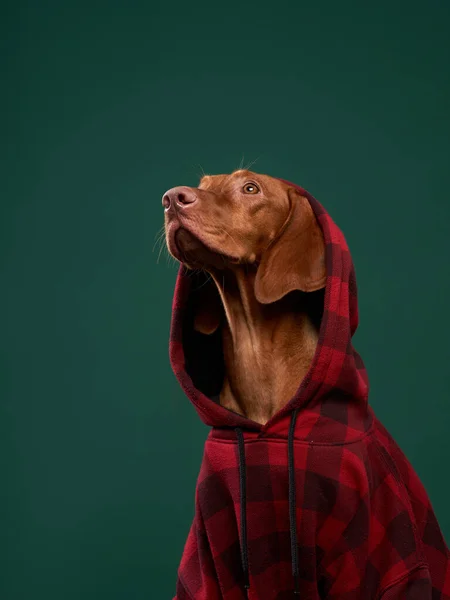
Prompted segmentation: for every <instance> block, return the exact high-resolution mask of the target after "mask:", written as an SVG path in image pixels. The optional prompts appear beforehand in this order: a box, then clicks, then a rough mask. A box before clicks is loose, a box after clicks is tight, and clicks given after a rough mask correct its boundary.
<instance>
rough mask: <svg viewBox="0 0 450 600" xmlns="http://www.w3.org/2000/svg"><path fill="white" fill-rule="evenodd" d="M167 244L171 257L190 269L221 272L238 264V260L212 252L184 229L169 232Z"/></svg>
mask: <svg viewBox="0 0 450 600" xmlns="http://www.w3.org/2000/svg"><path fill="white" fill-rule="evenodd" d="M173 229H174V228H173ZM168 244H169V251H170V253H171V254H172V256H174V257H175V258H176V259H177V260H178V261H180V262H182V263H183V264H184V265H186V266H187V267H188V268H191V269H205V270H208V269H209V268H214V269H218V270H223V269H226V268H227V267H231V266H232V265H236V264H239V263H240V260H239V258H237V257H234V256H229V255H226V254H223V253H221V252H218V251H215V250H213V249H212V248H211V247H209V246H208V245H207V244H205V243H204V242H203V241H202V240H200V239H199V238H198V237H197V236H196V235H195V234H193V233H192V232H191V231H189V230H188V229H185V228H184V227H178V228H176V230H175V231H171V232H170V235H169V236H168Z"/></svg>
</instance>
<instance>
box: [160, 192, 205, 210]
mask: <svg viewBox="0 0 450 600" xmlns="http://www.w3.org/2000/svg"><path fill="white" fill-rule="evenodd" d="M196 200H197V196H196V194H195V192H194V190H193V189H192V188H189V187H186V186H179V187H174V188H172V189H171V190H168V191H167V192H166V193H165V194H164V196H163V197H162V205H163V206H164V208H165V210H170V209H171V208H172V207H181V208H184V207H185V206H187V205H189V204H193V203H194V202H195V201H196Z"/></svg>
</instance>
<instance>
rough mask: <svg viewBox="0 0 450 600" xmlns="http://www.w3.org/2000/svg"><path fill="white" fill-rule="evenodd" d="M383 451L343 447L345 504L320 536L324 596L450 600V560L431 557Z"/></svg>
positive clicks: (369, 445) (332, 599)
mask: <svg viewBox="0 0 450 600" xmlns="http://www.w3.org/2000/svg"><path fill="white" fill-rule="evenodd" d="M377 446H378V442H376V441H374V440H372V441H370V440H369V441H366V442H365V443H364V444H361V445H359V448H356V447H355V445H353V447H352V448H351V449H350V448H347V449H346V450H343V455H342V463H341V482H340V491H339V494H338V498H337V502H336V503H335V505H334V507H333V510H332V513H331V514H330V515H329V516H328V519H327V522H328V524H329V525H328V527H326V526H325V527H323V528H322V529H321V531H320V533H319V542H321V541H322V540H323V543H320V546H321V548H322V550H323V559H322V561H321V565H320V573H321V581H320V582H319V587H320V588H321V589H322V591H323V594H324V595H323V597H325V598H327V599H328V600H338V599H341V598H344V597H345V598H347V597H348V598H352V600H353V599H354V600H365V599H366V598H379V599H380V600H394V599H395V600H402V599H404V600H432V599H433V600H434V599H435V598H440V599H442V600H450V598H449V596H448V595H447V586H448V582H449V579H448V562H447V560H448V559H447V558H446V556H445V554H442V555H441V553H440V552H438V551H437V550H435V552H434V555H433V556H431V555H429V554H427V553H426V552H425V548H424V544H423V541H422V537H421V535H420V528H419V527H418V523H417V520H416V516H415V513H414V510H413V508H412V504H411V499H410V496H409V494H408V490H407V488H406V486H405V485H404V482H403V481H402V479H401V477H400V478H399V477H398V474H397V473H394V472H393V471H392V470H391V469H390V466H389V464H388V462H387V461H386V460H385V458H384V456H383V455H382V453H381V452H380V449H379V448H378V447H377ZM333 538H334V540H335V541H334V543H332V544H330V545H328V546H327V542H329V541H330V540H332V539H333Z"/></svg>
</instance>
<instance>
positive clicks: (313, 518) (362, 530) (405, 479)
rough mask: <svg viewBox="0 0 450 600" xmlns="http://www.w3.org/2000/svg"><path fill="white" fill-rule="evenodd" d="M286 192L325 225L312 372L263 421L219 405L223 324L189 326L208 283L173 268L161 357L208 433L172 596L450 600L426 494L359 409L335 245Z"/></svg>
mask: <svg viewBox="0 0 450 600" xmlns="http://www.w3.org/2000/svg"><path fill="white" fill-rule="evenodd" d="M286 183H289V182H286ZM290 185H293V184H290ZM293 187H296V188H297V189H299V190H300V192H301V193H302V194H303V195H304V196H306V197H307V198H308V200H309V202H310V204H311V207H312V209H313V211H314V213H315V215H316V218H317V220H318V222H319V224H320V227H321V228H322V231H323V234H324V238H325V243H326V265H327V283H326V288H325V292H324V295H323V291H322V298H324V300H323V315H322V320H321V326H320V334H319V343H318V347H317V351H316V353H315V356H314V359H313V361H312V364H311V367H310V369H309V372H308V373H307V375H306V377H305V378H304V379H303V381H302V382H299V388H298V391H297V393H296V394H295V396H294V397H293V398H292V399H291V401H290V402H289V403H288V404H287V406H285V407H284V408H283V409H282V410H280V411H279V412H278V413H277V414H276V415H275V416H274V417H273V418H272V419H271V420H270V421H269V422H268V423H267V424H266V425H264V426H262V425H259V424H257V423H255V422H253V421H251V420H249V419H246V418H244V417H243V416H240V415H238V414H236V413H234V412H232V411H230V410H227V409H225V408H224V407H222V406H220V405H219V403H218V402H217V397H218V393H219V391H220V386H221V381H222V378H223V368H224V367H223V355H222V348H221V339H220V331H218V332H217V334H212V335H210V336H206V335H202V334H200V333H197V332H195V331H194V329H193V326H192V323H193V298H194V297H195V290H196V289H198V287H199V286H200V285H203V284H204V283H205V279H204V278H203V279H202V274H201V273H196V272H193V271H188V270H187V269H185V267H184V266H180V270H179V273H178V278H177V282H176V287H175V295H174V302H173V316H172V324H171V334H170V360H171V364H172V368H173V370H174V373H175V375H176V377H177V378H178V380H179V382H180V384H181V386H182V388H183V390H184V392H185V393H186V395H187V397H188V398H189V400H190V401H191V402H192V404H193V405H194V407H195V408H196V410H197V412H198V414H199V416H200V418H201V419H202V420H203V422H204V423H206V424H207V425H209V426H211V430H210V433H209V435H208V438H207V440H206V443H205V450H204V456H203V461H202V465H201V469H200V474H199V477H198V482H197V488H196V495H195V516H194V520H193V523H192V526H191V529H190V532H189V535H188V539H187V542H186V545H185V549H184V552H183V555H182V559H181V564H180V567H179V571H178V580H177V586H176V597H175V600H218V599H225V600H243V599H247V598H249V599H254V600H287V599H290V598H295V597H300V598H303V599H304V600H306V599H308V600H316V599H322V598H327V599H329V600H334V599H339V600H371V599H377V600H378V599H382V600H394V599H395V600H400V599H402V600H403V599H404V600H438V599H440V600H449V599H450V568H449V564H450V562H449V551H448V548H447V546H446V543H445V541H444V538H443V536H442V533H441V531H440V528H439V525H438V523H437V521H436V517H435V515H434V512H433V508H432V506H431V504H430V501H429V499H428V496H427V493H426V491H425V489H424V487H423V485H422V484H421V482H420V480H419V478H418V476H417V475H416V473H415V472H414V470H413V468H412V466H411V465H410V463H409V462H408V460H407V459H406V457H405V456H404V454H403V453H402V451H401V449H400V448H399V447H398V446H397V444H396V443H395V441H394V440H393V438H392V437H391V436H390V434H389V433H388V432H387V431H386V429H385V428H384V427H383V425H382V424H381V423H380V422H379V421H378V419H377V418H376V416H375V415H374V412H373V410H372V409H371V408H370V406H369V405H368V392H369V383H368V378H367V373H366V370H365V368H364V364H363V362H362V360H361V358H360V356H359V354H358V353H357V352H356V350H355V349H354V348H353V345H352V336H353V334H354V333H355V330H356V327H357V325H358V306H357V295H356V283H355V273H354V268H353V263H352V260H351V256H350V253H349V250H348V247H347V244H346V241H345V239H344V236H343V234H342V232H341V231H340V230H339V229H338V227H337V226H336V225H335V224H334V222H333V221H332V220H331V218H330V216H329V215H328V214H327V213H326V211H325V210H324V208H323V207H322V206H321V204H319V202H317V200H315V199H314V198H313V197H312V196H311V195H310V194H308V192H306V191H305V190H303V189H302V188H299V187H298V186H293ZM300 259H301V258H300V257H299V260H300Z"/></svg>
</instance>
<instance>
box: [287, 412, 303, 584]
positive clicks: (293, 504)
mask: <svg viewBox="0 0 450 600" xmlns="http://www.w3.org/2000/svg"><path fill="white" fill-rule="evenodd" d="M296 419H297V409H295V410H294V411H293V413H292V417H291V424H290V426H289V434H288V469H289V526H290V534H291V557H292V575H293V577H294V594H296V595H298V594H300V590H299V580H298V544H297V510H296V508H297V499H296V493H295V464H294V433H295V420H296Z"/></svg>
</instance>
